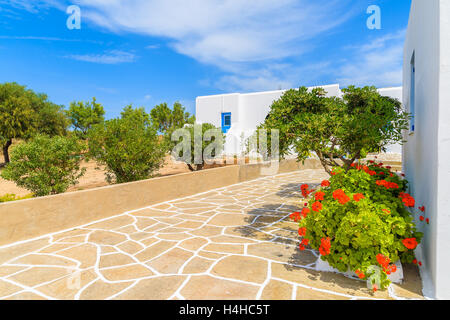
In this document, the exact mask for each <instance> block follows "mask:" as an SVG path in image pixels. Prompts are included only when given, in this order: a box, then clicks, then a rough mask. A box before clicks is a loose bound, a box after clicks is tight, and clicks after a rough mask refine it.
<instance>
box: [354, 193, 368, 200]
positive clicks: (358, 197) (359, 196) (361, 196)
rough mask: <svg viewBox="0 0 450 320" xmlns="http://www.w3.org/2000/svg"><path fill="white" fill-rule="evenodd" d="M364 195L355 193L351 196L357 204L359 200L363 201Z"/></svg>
mask: <svg viewBox="0 0 450 320" xmlns="http://www.w3.org/2000/svg"><path fill="white" fill-rule="evenodd" d="M364 198H365V197H364V195H363V194H362V193H357V194H354V195H353V200H355V201H356V202H359V201H360V200H361V199H364Z"/></svg>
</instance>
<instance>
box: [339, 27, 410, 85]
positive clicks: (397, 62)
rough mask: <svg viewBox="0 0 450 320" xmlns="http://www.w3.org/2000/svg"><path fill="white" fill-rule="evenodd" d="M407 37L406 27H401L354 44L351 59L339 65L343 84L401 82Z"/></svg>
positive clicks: (395, 83) (399, 83)
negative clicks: (399, 29) (405, 39)
mask: <svg viewBox="0 0 450 320" xmlns="http://www.w3.org/2000/svg"><path fill="white" fill-rule="evenodd" d="M404 38H405V30H401V31H399V32H396V33H391V34H388V35H385V36H383V37H379V38H375V39H373V40H372V41H371V42H369V43H367V44H362V45H360V46H353V47H352V48H350V49H351V51H352V52H350V53H349V59H347V60H346V61H345V62H344V63H343V64H342V65H341V67H340V68H338V81H339V82H340V83H341V84H342V85H350V84H354V85H358V86H362V85H375V86H377V87H387V86H400V85H401V84H402V65H403V43H404Z"/></svg>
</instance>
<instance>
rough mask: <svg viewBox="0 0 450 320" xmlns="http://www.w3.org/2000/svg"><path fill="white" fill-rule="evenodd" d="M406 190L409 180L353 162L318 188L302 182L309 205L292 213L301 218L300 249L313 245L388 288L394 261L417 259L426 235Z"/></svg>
mask: <svg viewBox="0 0 450 320" xmlns="http://www.w3.org/2000/svg"><path fill="white" fill-rule="evenodd" d="M406 189H407V181H406V180H403V179H401V178H400V177H399V176H398V175H397V174H394V173H392V172H391V171H390V169H389V168H385V167H383V166H382V165H380V164H375V163H373V164H370V165H360V164H353V165H352V166H351V167H350V169H349V170H348V171H345V170H344V169H343V168H340V167H335V168H334V169H333V171H332V177H331V178H330V180H325V181H323V182H322V184H321V187H320V188H319V189H318V190H311V189H310V186H308V185H302V188H301V191H302V194H303V196H304V197H306V198H309V200H308V202H307V206H305V207H304V208H303V210H302V211H301V212H295V213H293V214H292V215H291V218H292V219H294V220H296V221H299V235H300V236H301V237H302V240H301V244H300V249H301V250H304V249H305V247H306V246H307V245H309V246H311V247H312V248H313V249H316V250H319V252H320V253H321V259H322V260H324V261H327V262H328V263H329V264H330V265H331V266H332V267H334V268H336V269H338V270H339V271H341V272H346V271H348V270H351V271H354V272H356V273H357V274H358V276H359V277H360V278H361V279H367V280H369V282H370V284H371V285H372V287H373V288H374V289H375V290H376V289H385V288H386V287H387V286H388V285H389V283H390V281H389V279H388V277H387V276H388V274H390V273H393V272H396V266H395V265H393V264H392V263H395V262H396V261H398V260H401V261H402V262H405V263H411V262H413V261H415V258H414V251H413V249H415V247H416V246H417V244H418V243H420V240H421V238H422V236H423V234H422V233H421V232H418V231H417V230H416V226H415V223H414V222H413V216H412V214H411V212H410V211H409V210H408V209H409V208H413V207H414V206H415V200H414V199H413V198H412V197H411V196H410V195H409V194H407V193H405V191H406ZM377 269H379V271H380V272H376V271H377Z"/></svg>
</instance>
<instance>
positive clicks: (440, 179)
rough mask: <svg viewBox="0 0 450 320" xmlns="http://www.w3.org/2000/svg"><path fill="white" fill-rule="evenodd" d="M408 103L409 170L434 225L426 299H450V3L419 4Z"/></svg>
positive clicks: (406, 65) (411, 31) (412, 26)
mask: <svg viewBox="0 0 450 320" xmlns="http://www.w3.org/2000/svg"><path fill="white" fill-rule="evenodd" d="M403 85H404V86H403V89H404V90H403V104H404V106H405V107H406V109H407V111H409V112H410V113H412V114H413V116H414V121H412V122H411V127H410V130H409V132H406V133H405V138H406V140H407V141H408V142H407V143H406V144H405V146H404V148H403V167H404V171H405V173H406V177H407V179H408V180H409V182H410V188H411V190H410V191H411V195H412V196H414V197H415V198H416V201H417V202H416V203H417V204H418V205H419V206H420V205H425V207H426V212H425V213H426V216H427V217H429V218H430V225H429V226H428V225H424V224H423V223H422V224H420V223H418V224H420V225H422V230H423V232H424V234H425V237H424V239H423V242H422V244H421V245H420V247H419V248H418V250H417V251H418V252H417V255H418V257H419V259H421V260H422V263H423V266H422V267H421V268H420V269H421V275H422V280H423V282H424V292H425V294H427V295H429V296H431V297H435V298H439V299H450V1H449V0H413V1H412V7H411V13H410V17H409V26H408V31H407V34H406V42H405V48H404V60H403Z"/></svg>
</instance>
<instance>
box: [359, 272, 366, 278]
mask: <svg viewBox="0 0 450 320" xmlns="http://www.w3.org/2000/svg"><path fill="white" fill-rule="evenodd" d="M365 277H366V275H365V274H364V273H363V272H361V273H360V274H358V278H360V279H364V278H365Z"/></svg>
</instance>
